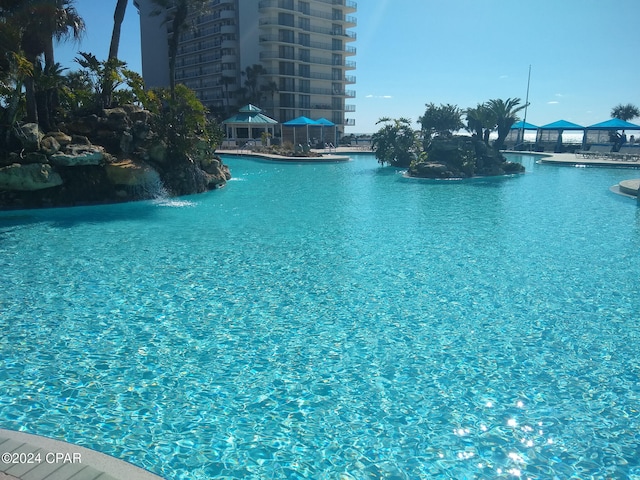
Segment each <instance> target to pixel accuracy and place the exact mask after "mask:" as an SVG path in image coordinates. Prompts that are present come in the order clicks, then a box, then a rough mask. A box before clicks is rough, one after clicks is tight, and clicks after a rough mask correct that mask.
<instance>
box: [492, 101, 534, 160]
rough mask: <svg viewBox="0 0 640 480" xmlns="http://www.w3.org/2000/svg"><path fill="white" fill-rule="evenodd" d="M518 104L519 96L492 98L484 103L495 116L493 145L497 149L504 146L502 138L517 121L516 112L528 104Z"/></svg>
mask: <svg viewBox="0 0 640 480" xmlns="http://www.w3.org/2000/svg"><path fill="white" fill-rule="evenodd" d="M518 105H520V99H519V98H507V99H506V100H501V99H494V100H489V101H488V102H487V103H486V106H487V108H488V109H489V110H490V111H491V113H492V114H493V115H494V116H495V121H496V128H497V130H498V138H497V139H496V141H495V143H494V146H495V148H496V149H497V150H502V149H503V148H504V140H505V139H506V138H507V135H508V134H509V130H510V129H511V126H512V125H513V124H514V123H516V122H517V121H518V115H517V113H518V112H519V111H520V110H522V109H524V108H526V107H527V106H528V104H527V105H520V106H518Z"/></svg>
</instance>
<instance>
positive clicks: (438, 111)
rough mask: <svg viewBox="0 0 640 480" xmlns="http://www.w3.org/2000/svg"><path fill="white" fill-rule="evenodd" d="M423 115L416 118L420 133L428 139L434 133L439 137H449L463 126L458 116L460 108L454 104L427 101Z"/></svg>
mask: <svg viewBox="0 0 640 480" xmlns="http://www.w3.org/2000/svg"><path fill="white" fill-rule="evenodd" d="M426 107H427V109H426V110H425V112H424V115H423V116H421V117H420V118H418V122H419V123H420V124H421V125H422V134H423V136H424V138H425V139H426V140H427V141H429V140H430V139H431V137H432V136H433V135H434V134H437V135H439V136H441V137H451V135H452V134H453V132H455V131H457V130H460V129H461V128H463V127H464V124H463V123H462V120H461V119H460V117H461V116H462V110H460V108H458V107H457V106H455V105H451V104H446V105H443V104H441V105H440V106H437V105H435V104H434V103H428V104H427V105H426Z"/></svg>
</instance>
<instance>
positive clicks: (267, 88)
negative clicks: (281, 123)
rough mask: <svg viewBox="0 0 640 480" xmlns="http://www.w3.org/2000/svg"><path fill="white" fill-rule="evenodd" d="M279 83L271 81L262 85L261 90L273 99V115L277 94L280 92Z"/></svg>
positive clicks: (272, 113)
mask: <svg viewBox="0 0 640 480" xmlns="http://www.w3.org/2000/svg"><path fill="white" fill-rule="evenodd" d="M278 91H279V90H278V84H277V83H276V82H273V81H271V82H269V83H267V84H266V85H263V86H262V87H260V92H261V93H262V94H263V95H266V96H268V97H269V98H270V99H271V115H273V116H275V114H276V112H275V96H276V93H278Z"/></svg>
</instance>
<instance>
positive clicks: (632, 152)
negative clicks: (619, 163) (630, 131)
mask: <svg viewBox="0 0 640 480" xmlns="http://www.w3.org/2000/svg"><path fill="white" fill-rule="evenodd" d="M612 156H613V157H614V158H616V159H620V160H623V161H625V162H637V161H638V160H640V145H623V146H621V147H620V150H618V151H617V152H616V153H613V154H612Z"/></svg>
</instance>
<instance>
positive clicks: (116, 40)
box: [109, 0, 129, 58]
mask: <svg viewBox="0 0 640 480" xmlns="http://www.w3.org/2000/svg"><path fill="white" fill-rule="evenodd" d="M128 3H129V0H118V3H116V9H115V11H114V12H113V32H112V33H111V44H110V45H109V58H118V49H119V48H120V31H121V29H122V22H123V21H124V14H125V13H126V11H127V4H128Z"/></svg>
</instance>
